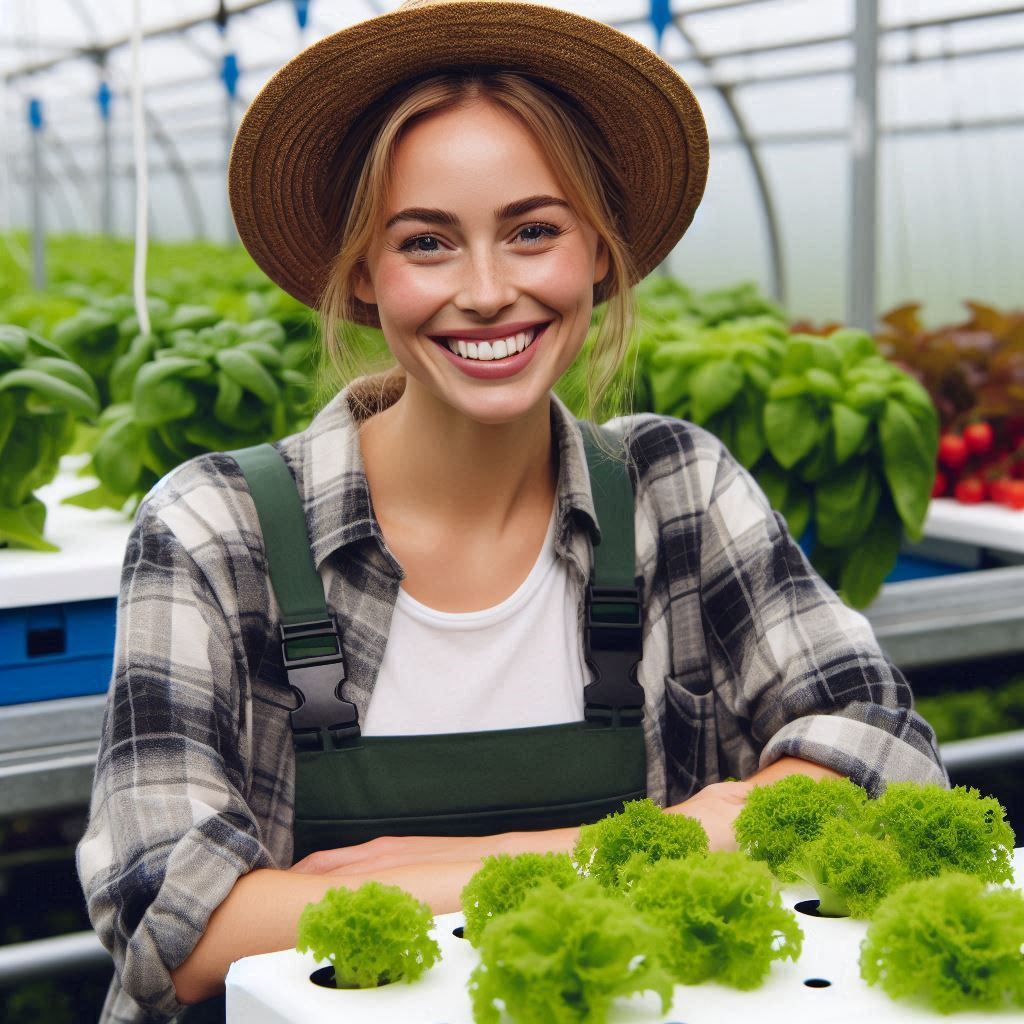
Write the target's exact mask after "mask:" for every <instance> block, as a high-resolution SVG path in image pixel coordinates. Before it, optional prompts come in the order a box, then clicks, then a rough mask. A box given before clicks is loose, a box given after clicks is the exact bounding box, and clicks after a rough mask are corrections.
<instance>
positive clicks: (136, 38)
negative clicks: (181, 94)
mask: <svg viewBox="0 0 1024 1024" xmlns="http://www.w3.org/2000/svg"><path fill="white" fill-rule="evenodd" d="M141 65H142V0H133V2H132V149H133V151H134V155H135V273H134V277H133V282H132V284H133V290H134V293H135V315H136V316H137V317H138V320H139V332H140V333H141V334H149V307H148V306H147V304H146V250H147V248H148V245H149V168H148V166H147V163H146V115H145V111H144V110H143V107H142V66H141Z"/></svg>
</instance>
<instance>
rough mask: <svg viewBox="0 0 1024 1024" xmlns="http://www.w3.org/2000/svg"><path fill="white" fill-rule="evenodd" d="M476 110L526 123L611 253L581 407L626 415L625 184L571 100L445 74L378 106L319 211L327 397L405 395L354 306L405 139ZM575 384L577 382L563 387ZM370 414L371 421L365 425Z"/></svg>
mask: <svg viewBox="0 0 1024 1024" xmlns="http://www.w3.org/2000/svg"><path fill="white" fill-rule="evenodd" d="M478 98H483V99H485V100H487V101H489V102H491V103H493V104H494V105H495V106H497V107H498V108H499V109H501V110H503V111H506V112H507V113H509V114H511V115H512V116H513V117H515V118H517V119H518V120H519V122H520V123H521V124H522V125H523V126H524V127H525V128H526V129H527V130H528V131H529V132H531V133H532V134H533V136H534V137H535V138H536V139H537V140H538V141H539V142H540V144H541V145H542V147H543V148H544V150H545V152H546V153H547V154H548V157H549V158H550V159H551V161H552V164H553V167H554V171H555V174H556V176H557V178H558V179H559V181H560V183H561V185H562V187H563V188H564V189H565V191H566V193H567V198H568V200H569V203H570V205H571V206H572V207H573V209H574V210H575V211H576V213H577V215H578V216H580V217H582V218H583V219H584V220H585V221H586V222H587V223H589V224H590V225H591V226H592V227H593V228H594V230H595V231H596V232H597V235H598V237H599V238H600V239H601V240H602V241H603V242H604V244H605V245H606V246H607V249H608V256H609V270H608V275H607V276H606V278H605V279H604V280H603V281H602V282H601V283H600V293H601V294H606V295H611V298H610V299H609V300H608V303H607V307H606V309H605V310H604V311H603V314H604V315H603V316H601V317H600V324H599V325H598V326H597V329H596V331H595V332H594V334H593V336H592V337H591V338H590V339H589V340H588V343H587V344H586V345H585V346H584V348H583V350H582V351H581V354H580V356H579V359H583V360H584V365H583V367H581V368H582V369H583V370H584V374H583V381H584V383H583V386H582V388H580V389H579V390H580V391H581V392H582V394H580V395H579V403H578V404H579V405H581V406H582V408H583V412H584V415H585V418H586V419H590V420H593V421H595V422H601V420H602V419H604V418H606V415H616V414H619V413H622V412H628V411H629V406H630V404H631V402H630V399H631V396H632V387H633V376H634V374H635V365H634V366H633V367H631V368H627V370H628V372H627V373H625V374H624V373H622V372H620V368H621V366H622V363H623V361H624V358H625V356H626V353H627V351H628V348H629V339H630V335H631V332H632V325H633V318H634V303H633V294H632V289H631V286H632V284H633V282H634V281H635V280H636V277H635V271H634V266H633V261H632V257H631V253H630V251H629V246H628V242H627V239H628V238H629V228H630V225H629V223H628V213H627V204H626V197H625V194H624V189H623V185H622V181H621V177H620V175H619V173H618V170H617V168H616V167H615V166H614V164H613V163H612V161H611V159H610V158H609V155H608V147H607V146H606V145H605V143H604V141H603V140H602V138H601V136H600V135H599V134H598V132H597V130H596V129H595V128H594V127H593V126H592V124H591V122H590V121H589V119H588V118H587V117H586V116H584V115H583V114H582V112H581V111H579V109H578V108H577V107H576V105H575V104H574V103H573V102H572V100H570V99H568V98H567V97H564V96H563V95H561V94H560V93H556V92H555V91H554V90H553V89H551V88H550V87H548V86H544V85H541V84H539V83H538V82H536V81H534V80H532V79H530V78H528V77H526V76H524V75H522V74H518V73H516V72H513V71H485V70H472V71H461V72H460V71H454V72H444V73H441V74H433V75H430V76H428V77H426V78H423V79H421V80H420V81H418V82H416V83H414V84H413V85H411V86H410V85H409V83H405V84H404V85H403V86H402V87H401V92H400V93H399V94H398V95H397V96H396V95H394V94H392V95H390V96H385V97H384V98H383V99H382V100H380V101H378V103H377V104H375V105H374V106H372V107H371V108H370V109H369V110H368V111H367V112H366V113H365V114H364V115H363V117H362V118H361V120H360V121H359V122H357V124H356V125H355V126H354V127H353V129H352V130H351V131H350V132H349V133H348V135H347V136H346V138H345V141H344V144H343V145H342V146H341V147H339V150H338V153H337V155H336V156H335V158H334V160H333V161H332V164H331V167H330V174H329V180H328V181H327V182H326V183H325V190H324V193H323V196H322V199H321V211H320V212H321V215H322V216H323V218H324V222H325V224H326V226H327V228H328V231H329V232H330V234H331V237H333V238H336V239H338V240H339V243H338V246H339V247H338V252H337V255H336V256H335V258H334V260H333V262H332V264H331V268H330V272H329V274H328V280H327V285H326V287H325V288H324V291H323V293H322V295H321V298H320V302H319V307H318V308H319V313H320V325H321V334H322V337H323V343H324V344H323V363H322V368H321V389H322V393H328V392H329V393H333V392H334V391H336V390H338V389H340V388H343V387H345V386H346V385H347V384H348V383H350V382H351V381H353V380H355V379H356V378H357V377H361V376H365V375H373V376H375V377H376V378H377V379H378V380H379V382H380V386H381V392H382V394H383V392H384V390H385V389H389V390H390V389H394V388H395V387H396V385H397V384H401V385H402V386H404V375H405V371H404V370H403V369H402V368H401V367H400V366H398V364H397V363H396V362H395V360H394V358H393V357H391V356H390V353H388V354H387V355H386V356H385V357H384V358H383V359H381V358H380V357H379V353H380V351H381V350H380V346H379V345H375V344H374V343H373V340H372V336H370V335H368V334H367V332H366V331H363V330H361V329H360V328H359V327H358V326H357V325H356V323H353V321H357V320H358V318H359V316H360V315H362V316H363V318H364V319H365V318H366V315H367V313H369V312H370V310H371V309H372V307H367V306H364V305H363V304H362V303H360V302H359V300H358V299H357V298H356V297H355V294H354V290H353V284H354V280H355V276H356V273H357V271H358V269H359V266H360V264H361V263H362V262H363V261H364V260H365V256H366V253H367V252H368V250H369V248H370V245H371V243H372V241H373V239H374V236H375V234H376V233H377V232H378V231H379V230H381V229H382V228H383V225H384V222H385V217H386V212H387V211H386V205H385V204H386V200H387V196H388V195H389V189H390V185H391V179H392V167H393V162H394V153H395V149H396V147H397V144H398V142H399V140H400V139H401V137H402V133H403V132H404V130H405V129H407V128H408V127H409V126H410V125H411V124H412V123H413V121H414V120H416V119H418V118H422V117H424V116H426V115H428V114H432V113H436V112H440V111H442V110H447V109H450V108H452V107H455V106H458V105H460V104H463V103H467V102H470V101H472V100H474V99H478ZM596 288H597V286H595V289H596ZM374 350H376V353H377V354H378V358H376V359H374V358H373V355H374ZM573 365H574V368H575V367H576V364H573ZM566 376H568V372H567V374H566V375H563V378H562V380H563V381H564V380H565V378H566ZM372 411H373V410H371V409H370V408H367V409H366V413H367V414H370V413H371V412H372Z"/></svg>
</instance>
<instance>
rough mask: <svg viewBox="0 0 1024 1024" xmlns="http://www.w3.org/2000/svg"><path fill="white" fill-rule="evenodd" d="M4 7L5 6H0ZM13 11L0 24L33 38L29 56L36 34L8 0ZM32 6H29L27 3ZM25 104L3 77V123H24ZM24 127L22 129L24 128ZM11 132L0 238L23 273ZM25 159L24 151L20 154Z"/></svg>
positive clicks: (1, 175) (26, 258)
mask: <svg viewBox="0 0 1024 1024" xmlns="http://www.w3.org/2000/svg"><path fill="white" fill-rule="evenodd" d="M0 6H7V5H0ZM10 6H11V9H12V14H11V15H10V16H9V17H8V16H7V15H6V13H5V14H4V16H3V17H0V24H6V25H10V24H12V23H13V25H14V35H15V36H16V37H21V38H22V39H25V38H28V39H31V40H32V44H31V45H32V47H33V51H32V56H34V54H35V36H34V35H33V34H32V32H30V31H29V29H28V23H27V21H26V15H25V7H23V6H22V5H20V4H17V3H16V2H15V0H11V4H10ZM29 8H30V9H31V5H29ZM25 103H26V100H25V98H24V97H23V96H21V95H20V94H19V93H16V92H15V91H14V89H12V88H11V86H10V84H9V83H8V82H7V80H6V79H4V81H3V89H2V92H0V118H2V123H3V124H5V125H7V124H14V123H15V118H17V117H20V118H21V124H22V125H23V126H24V124H25ZM23 130H24V129H23ZM13 136H14V133H13V132H3V133H0V139H2V140H3V153H2V156H3V159H2V160H0V166H2V168H3V170H2V171H0V195H2V196H3V200H4V202H3V222H2V223H0V238H3V240H4V245H5V246H6V247H7V251H8V252H9V253H10V255H11V258H12V259H13V260H14V262H15V263H16V264H17V265H18V266H19V267H21V269H22V270H23V271H24V272H25V273H26V274H31V272H32V257H31V255H30V254H29V251H28V250H27V249H26V248H25V247H24V246H23V245H22V244H21V243H20V242H19V241H18V239H17V238H16V237H15V235H14V183H15V180H16V178H17V175H16V173H15V171H16V167H17V163H16V160H15V156H16V154H15V152H14V147H13V146H12V145H8V144H7V143H9V142H10V141H12V140H13ZM20 155H21V156H22V157H23V158H24V151H22V152H21V154H20Z"/></svg>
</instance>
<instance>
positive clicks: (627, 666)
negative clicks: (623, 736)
mask: <svg viewBox="0 0 1024 1024" xmlns="http://www.w3.org/2000/svg"><path fill="white" fill-rule="evenodd" d="M612 604H614V605H623V604H625V605H630V606H631V607H630V608H629V609H628V611H627V613H626V615H624V616H620V621H614V620H609V619H608V618H606V617H602V614H601V608H602V605H612ZM595 613H596V617H595ZM608 614H611V612H610V610H607V611H606V612H605V615H608ZM642 635H643V602H642V601H641V592H640V588H639V587H635V586H633V587H599V586H595V585H594V584H592V583H590V584H588V585H587V598H586V618H585V625H584V631H583V636H584V644H585V651H586V659H587V664H588V665H589V666H590V668H591V669H592V671H593V673H594V681H593V682H592V683H589V684H588V685H587V686H585V687H584V688H583V698H584V701H585V702H586V703H585V708H584V712H583V717H584V718H585V719H586V721H588V722H601V723H606V724H610V725H635V724H637V723H639V722H640V721H641V720H642V719H643V716H644V691H643V687H642V686H640V684H639V683H638V682H637V681H636V670H637V665H639V663H640V660H641V659H642V657H643V640H642Z"/></svg>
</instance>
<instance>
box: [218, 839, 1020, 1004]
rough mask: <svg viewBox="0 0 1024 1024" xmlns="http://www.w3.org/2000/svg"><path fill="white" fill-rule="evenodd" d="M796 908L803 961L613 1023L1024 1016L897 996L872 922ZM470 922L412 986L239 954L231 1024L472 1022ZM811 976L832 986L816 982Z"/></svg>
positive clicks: (452, 921) (695, 989) (793, 896)
mask: <svg viewBox="0 0 1024 1024" xmlns="http://www.w3.org/2000/svg"><path fill="white" fill-rule="evenodd" d="M1014 866H1015V872H1016V877H1017V883H1018V885H1019V884H1020V883H1021V882H1024V850H1022V849H1018V850H1017V851H1015V854H1014ZM812 895H813V893H812V892H811V890H810V889H802V888H797V887H794V888H792V889H787V890H785V899H786V904H787V905H788V906H793V905H795V904H796V903H797V902H799V901H800V900H804V899H808V898H810V897H811V896H812ZM797 916H798V918H799V921H800V926H801V928H802V929H803V933H804V942H803V952H802V953H801V955H800V959H799V960H798V961H797V962H796V963H792V962H791V961H789V960H785V961H776V962H775V963H774V964H773V966H772V969H771V973H770V974H769V976H768V979H767V980H766V981H765V983H764V985H762V986H761V987H760V988H758V989H755V990H754V991H752V992H740V991H737V990H736V989H731V988H727V987H725V986H723V985H718V984H713V983H706V984H704V985H677V986H676V989H675V992H674V999H673V1002H672V1007H671V1009H670V1010H669V1012H668V1013H662V1012H661V1010H660V1005H661V1004H660V1002H659V1001H658V998H657V996H655V995H654V994H653V993H650V992H648V993H645V994H644V995H643V996H642V997H641V996H635V997H633V998H632V999H620V1000H618V1001H617V1002H616V1004H615V1007H614V1009H613V1011H612V1013H611V1014H609V1017H608V1021H609V1024H684V1022H685V1024H747V1022H756V1024H888V1022H895V1021H900V1022H904V1021H924V1020H929V1021H939V1020H945V1021H951V1022H954V1024H981V1022H983V1021H984V1022H989V1024H991V1022H992V1021H997V1020H998V1021H1024V1012H1002V1013H957V1014H955V1015H954V1016H951V1017H944V1016H942V1015H940V1014H937V1013H933V1012H930V1011H928V1010H926V1009H922V1008H920V1007H917V1006H913V1005H910V1004H907V1003H904V1002H895V1001H893V1000H891V999H890V998H889V997H888V996H887V995H886V994H885V993H884V992H882V991H881V989H879V988H877V987H872V986H869V985H867V984H866V983H865V982H864V981H863V980H862V979H861V977H860V967H859V963H858V958H859V956H860V942H861V940H862V939H863V938H864V933H865V932H866V931H867V922H865V921H854V920H850V919H833V920H827V919H821V918H813V917H808V916H807V915H806V914H798V915H797ZM462 923H463V916H462V914H461V913H459V914H444V915H441V916H439V917H437V918H435V927H434V929H433V931H432V932H431V934H432V935H433V937H434V938H435V939H436V940H437V942H438V945H439V946H440V947H441V956H442V959H441V961H440V962H438V963H436V964H435V965H434V966H433V967H432V968H431V969H430V970H429V971H427V972H426V973H425V974H424V975H423V976H422V977H421V978H420V979H419V980H418V981H416V982H414V983H412V984H404V983H401V982H399V983H396V984H394V985H386V986H384V987H383V988H379V989H364V990H347V989H340V990H333V989H325V988H321V987H319V986H317V985H315V984H314V983H313V982H311V981H310V980H309V976H310V974H312V972H313V971H315V970H316V969H317V968H318V967H320V966H322V962H319V961H317V960H314V958H313V957H312V956H311V955H309V954H307V955H305V956H303V955H300V954H298V953H296V952H295V950H284V951H282V952H280V953H266V954H264V955H262V956H251V957H246V958H244V959H242V960H238V961H236V962H235V963H233V964H232V965H231V968H230V970H229V971H228V976H227V1021H228V1024H321V1022H323V1024H327V1022H339V1024H473V1014H472V1010H471V1007H470V1001H469V995H468V993H467V990H466V985H467V982H468V979H469V975H470V972H471V971H472V970H473V968H474V967H475V966H476V965H477V962H478V957H477V953H476V951H475V950H474V949H473V947H472V946H471V945H470V944H469V943H468V942H466V941H465V940H463V939H459V938H456V937H455V936H454V935H453V934H452V930H453V929H454V928H455V927H457V926H458V925H461V924H462ZM1022 970H1024V967H1022ZM808 981H815V982H822V981H827V982H829V983H830V984H829V985H828V986H827V987H820V986H819V987H812V986H810V985H808V984H807V982H808ZM506 1019H508V1018H506Z"/></svg>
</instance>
